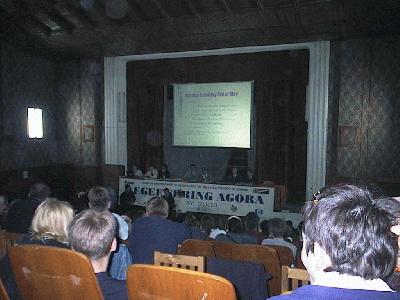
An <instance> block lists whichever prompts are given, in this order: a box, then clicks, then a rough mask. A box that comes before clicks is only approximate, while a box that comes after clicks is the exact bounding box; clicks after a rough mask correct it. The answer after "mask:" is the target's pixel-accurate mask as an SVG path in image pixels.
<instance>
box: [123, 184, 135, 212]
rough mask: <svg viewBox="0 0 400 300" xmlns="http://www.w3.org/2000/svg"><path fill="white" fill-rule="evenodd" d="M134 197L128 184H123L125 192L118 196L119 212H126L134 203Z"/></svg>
mask: <svg viewBox="0 0 400 300" xmlns="http://www.w3.org/2000/svg"><path fill="white" fill-rule="evenodd" d="M135 201H136V197H135V193H134V192H133V191H132V188H131V186H130V185H129V184H125V190H124V191H123V192H122V194H121V195H120V196H119V204H120V210H121V211H122V212H126V211H127V210H129V209H130V208H131V206H132V205H133V204H134V203H135Z"/></svg>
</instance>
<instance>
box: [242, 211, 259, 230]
mask: <svg viewBox="0 0 400 300" xmlns="http://www.w3.org/2000/svg"><path fill="white" fill-rule="evenodd" d="M258 221H259V217H258V215H257V214H256V213H255V212H249V213H248V214H247V215H246V223H245V224H246V228H247V229H254V230H255V229H257V228H258Z"/></svg>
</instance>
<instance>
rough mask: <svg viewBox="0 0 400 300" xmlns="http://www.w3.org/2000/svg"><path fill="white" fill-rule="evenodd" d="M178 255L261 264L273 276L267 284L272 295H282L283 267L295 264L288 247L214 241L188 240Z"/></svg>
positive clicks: (181, 246)
mask: <svg viewBox="0 0 400 300" xmlns="http://www.w3.org/2000/svg"><path fill="white" fill-rule="evenodd" d="M178 254H182V255H191V256H205V257H216V258H220V259H228V260H239V261H250V262H257V263H260V264H262V265H264V268H265V270H266V271H267V272H268V273H269V274H271V276H272V278H271V279H270V280H269V281H268V282H267V287H268V292H269V294H270V295H279V294H280V293H281V290H282V289H281V278H282V275H281V274H282V271H281V267H282V266H290V265H291V264H292V263H293V262H294V259H293V255H292V251H291V250H290V249H289V248H287V247H283V246H259V245H243V244H233V243H226V242H220V241H212V240H208V241H202V240H186V241H184V242H183V243H182V244H181V245H180V247H179V248H178Z"/></svg>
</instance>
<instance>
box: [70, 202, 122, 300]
mask: <svg viewBox="0 0 400 300" xmlns="http://www.w3.org/2000/svg"><path fill="white" fill-rule="evenodd" d="M116 227H117V223H116V221H115V218H114V216H113V215H112V214H111V213H110V212H109V211H107V210H102V211H101V210H94V209H88V210H85V211H83V212H81V213H80V214H78V215H77V216H76V217H75V219H74V220H73V221H72V224H71V227H70V229H69V237H70V242H71V246H72V249H74V250H75V251H78V252H81V253H83V254H85V255H86V256H87V257H88V258H89V259H90V262H91V263H92V266H93V271H94V273H96V277H97V281H98V282H99V285H100V288H101V290H102V292H103V296H104V299H105V300H120V299H121V300H122V299H124V300H125V299H128V293H127V288H126V284H125V281H124V280H116V279H113V278H111V277H110V276H109V275H108V274H107V266H108V262H109V260H110V256H111V253H112V252H113V251H115V249H116V248H117V242H116V239H115V232H116ZM82 293H83V295H84V291H82Z"/></svg>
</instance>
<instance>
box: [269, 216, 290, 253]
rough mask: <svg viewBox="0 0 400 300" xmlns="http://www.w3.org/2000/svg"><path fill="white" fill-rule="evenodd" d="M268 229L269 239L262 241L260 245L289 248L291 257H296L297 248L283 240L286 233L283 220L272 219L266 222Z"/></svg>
mask: <svg viewBox="0 0 400 300" xmlns="http://www.w3.org/2000/svg"><path fill="white" fill-rule="evenodd" d="M268 228H269V236H270V237H269V238H266V239H264V240H263V241H262V242H261V245H264V246H268V245H279V246H285V247H288V248H290V250H292V252H293V257H296V253H297V248H296V246H295V245H293V244H292V243H289V242H287V241H285V240H284V238H283V237H284V235H285V233H286V231H287V225H286V223H285V221H284V220H282V219H279V218H273V219H271V220H269V222H268Z"/></svg>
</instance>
